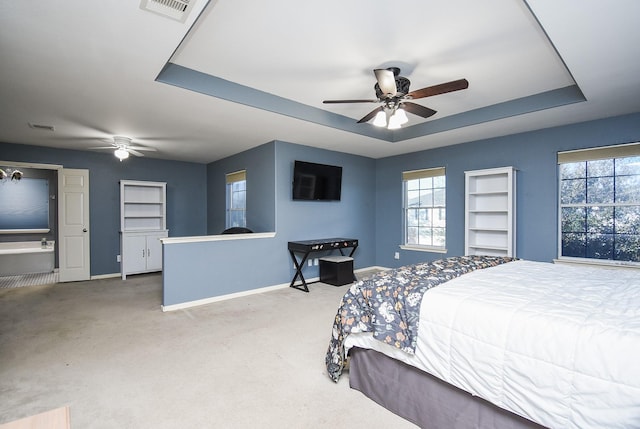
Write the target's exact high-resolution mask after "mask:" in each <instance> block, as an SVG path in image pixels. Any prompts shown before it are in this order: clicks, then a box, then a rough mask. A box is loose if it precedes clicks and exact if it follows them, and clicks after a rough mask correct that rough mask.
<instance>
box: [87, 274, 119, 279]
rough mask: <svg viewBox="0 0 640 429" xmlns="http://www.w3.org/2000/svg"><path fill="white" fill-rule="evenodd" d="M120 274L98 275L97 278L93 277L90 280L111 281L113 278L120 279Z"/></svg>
mask: <svg viewBox="0 0 640 429" xmlns="http://www.w3.org/2000/svg"><path fill="white" fill-rule="evenodd" d="M120 276H121V274H120V273H111V274H98V275H97V276H91V277H90V278H89V280H100V279H111V278H113V277H120Z"/></svg>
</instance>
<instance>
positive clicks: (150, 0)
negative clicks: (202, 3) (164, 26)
mask: <svg viewBox="0 0 640 429" xmlns="http://www.w3.org/2000/svg"><path fill="white" fill-rule="evenodd" d="M193 3H195V0H140V9H142V10H148V11H149V12H153V13H157V14H159V15H162V16H165V17H167V18H171V19H175V20H176V21H180V22H185V21H186V20H187V16H188V15H189V12H190V11H191V9H193Z"/></svg>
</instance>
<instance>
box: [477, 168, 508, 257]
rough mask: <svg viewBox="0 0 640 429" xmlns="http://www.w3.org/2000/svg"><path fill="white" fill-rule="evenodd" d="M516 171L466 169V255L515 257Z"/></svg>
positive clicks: (505, 169)
mask: <svg viewBox="0 0 640 429" xmlns="http://www.w3.org/2000/svg"><path fill="white" fill-rule="evenodd" d="M515 249H516V247H515V170H514V169H513V167H501V168H490V169H485V170H474V171H467V172H465V254H467V255H491V256H515Z"/></svg>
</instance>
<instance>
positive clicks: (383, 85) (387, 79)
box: [373, 69, 398, 96]
mask: <svg viewBox="0 0 640 429" xmlns="http://www.w3.org/2000/svg"><path fill="white" fill-rule="evenodd" d="M373 73H375V75H376V79H377V80H378V87H380V91H382V93H383V94H384V95H387V94H389V95H391V96H394V95H396V92H398V89H397V88H396V77H395V75H394V74H393V71H391V70H387V69H375V70H374V71H373Z"/></svg>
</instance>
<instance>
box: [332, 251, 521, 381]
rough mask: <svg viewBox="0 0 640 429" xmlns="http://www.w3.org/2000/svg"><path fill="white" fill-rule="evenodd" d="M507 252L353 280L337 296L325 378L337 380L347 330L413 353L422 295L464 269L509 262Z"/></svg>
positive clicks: (450, 260)
mask: <svg viewBox="0 0 640 429" xmlns="http://www.w3.org/2000/svg"><path fill="white" fill-rule="evenodd" d="M513 260H514V258H510V257H496V256H456V257H451V258H446V259H440V260H437V261H433V262H425V263H421V264H415V265H407V266H404V267H400V268H397V269H393V270H388V271H383V272H380V273H378V274H375V275H374V276H372V277H370V278H368V279H364V280H361V281H359V282H357V283H355V284H353V285H352V286H351V287H350V288H349V290H348V291H347V292H346V293H345V295H344V296H343V297H342V300H341V301H340V307H339V308H338V312H337V314H336V317H335V320H334V323H333V330H332V334H331V342H330V343H329V350H328V351H327V356H326V358H325V363H326V366H327V371H328V373H329V377H331V379H333V380H334V381H336V382H337V381H338V378H339V377H340V374H341V373H342V369H343V367H344V364H345V361H346V356H345V351H344V340H345V338H346V337H347V335H349V334H350V333H357V332H373V337H374V338H376V339H377V340H380V341H382V342H384V343H387V344H391V345H393V346H395V347H397V348H399V349H401V350H403V351H405V352H407V353H411V354H413V353H414V352H415V348H416V341H417V338H416V337H417V335H418V319H419V317H420V304H421V303H422V296H423V295H424V293H425V292H426V291H427V290H429V289H430V288H432V287H434V286H437V285H439V284H442V283H444V282H446V281H448V280H451V279H453V278H456V277H458V276H461V275H462V274H466V273H468V272H471V271H474V270H477V269H481V268H488V267H494V266H496V265H500V264H503V263H506V262H510V261H513Z"/></svg>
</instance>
